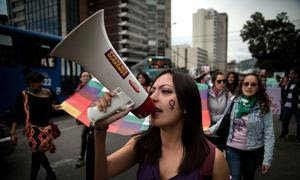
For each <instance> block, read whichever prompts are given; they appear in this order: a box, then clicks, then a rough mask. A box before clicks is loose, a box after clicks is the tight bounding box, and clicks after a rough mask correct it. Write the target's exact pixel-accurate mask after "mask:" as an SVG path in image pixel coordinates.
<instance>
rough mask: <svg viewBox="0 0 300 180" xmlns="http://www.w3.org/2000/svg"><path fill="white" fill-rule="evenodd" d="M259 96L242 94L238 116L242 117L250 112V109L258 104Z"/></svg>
mask: <svg viewBox="0 0 300 180" xmlns="http://www.w3.org/2000/svg"><path fill="white" fill-rule="evenodd" d="M256 101H257V97H256V96H253V97H247V96H244V95H242V96H241V99H240V102H239V110H238V112H237V117H238V118H241V117H242V116H244V115H246V114H249V112H250V110H251V109H252V108H253V107H254V105H255V104H256Z"/></svg>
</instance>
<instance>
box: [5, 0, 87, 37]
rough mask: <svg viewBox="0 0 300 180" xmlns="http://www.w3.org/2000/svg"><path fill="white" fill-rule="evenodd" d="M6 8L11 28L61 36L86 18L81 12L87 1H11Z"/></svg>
mask: <svg viewBox="0 0 300 180" xmlns="http://www.w3.org/2000/svg"><path fill="white" fill-rule="evenodd" d="M7 6H8V14H9V24H10V25H11V26H14V27H18V28H21V29H26V30H31V31H35V32H43V33H49V34H55V35H62V36H64V35H66V34H67V33H68V32H70V31H71V30H72V29H73V28H74V27H75V26H77V25H78V24H79V22H80V20H83V19H85V18H86V17H87V11H86V12H82V11H81V9H82V8H85V9H86V7H87V0H56V1H54V0H51V1H45V0H26V1H24V0H11V1H7ZM84 13H85V14H84Z"/></svg>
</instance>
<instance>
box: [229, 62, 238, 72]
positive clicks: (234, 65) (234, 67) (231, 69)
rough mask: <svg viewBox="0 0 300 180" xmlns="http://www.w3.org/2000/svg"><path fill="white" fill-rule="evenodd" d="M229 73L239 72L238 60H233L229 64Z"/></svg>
mask: <svg viewBox="0 0 300 180" xmlns="http://www.w3.org/2000/svg"><path fill="white" fill-rule="evenodd" d="M227 72H237V63H236V60H232V61H230V62H229V63H227Z"/></svg>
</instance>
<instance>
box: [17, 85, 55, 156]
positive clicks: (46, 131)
mask: <svg viewBox="0 0 300 180" xmlns="http://www.w3.org/2000/svg"><path fill="white" fill-rule="evenodd" d="M22 94H23V104H24V110H25V115H26V125H25V128H24V133H25V135H26V137H27V140H28V145H29V147H30V148H31V151H32V152H45V151H48V150H50V153H54V151H55V149H56V148H55V145H54V144H53V130H52V127H51V125H48V126H45V127H38V126H36V125H32V124H31V123H30V122H29V117H30V116H29V106H28V95H27V93H26V91H23V92H22Z"/></svg>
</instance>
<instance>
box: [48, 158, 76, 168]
mask: <svg viewBox="0 0 300 180" xmlns="http://www.w3.org/2000/svg"><path fill="white" fill-rule="evenodd" d="M73 161H74V160H73V159H63V160H60V161H56V162H54V163H51V167H52V168H58V167H61V166H65V165H72V164H74V162H73Z"/></svg>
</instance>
